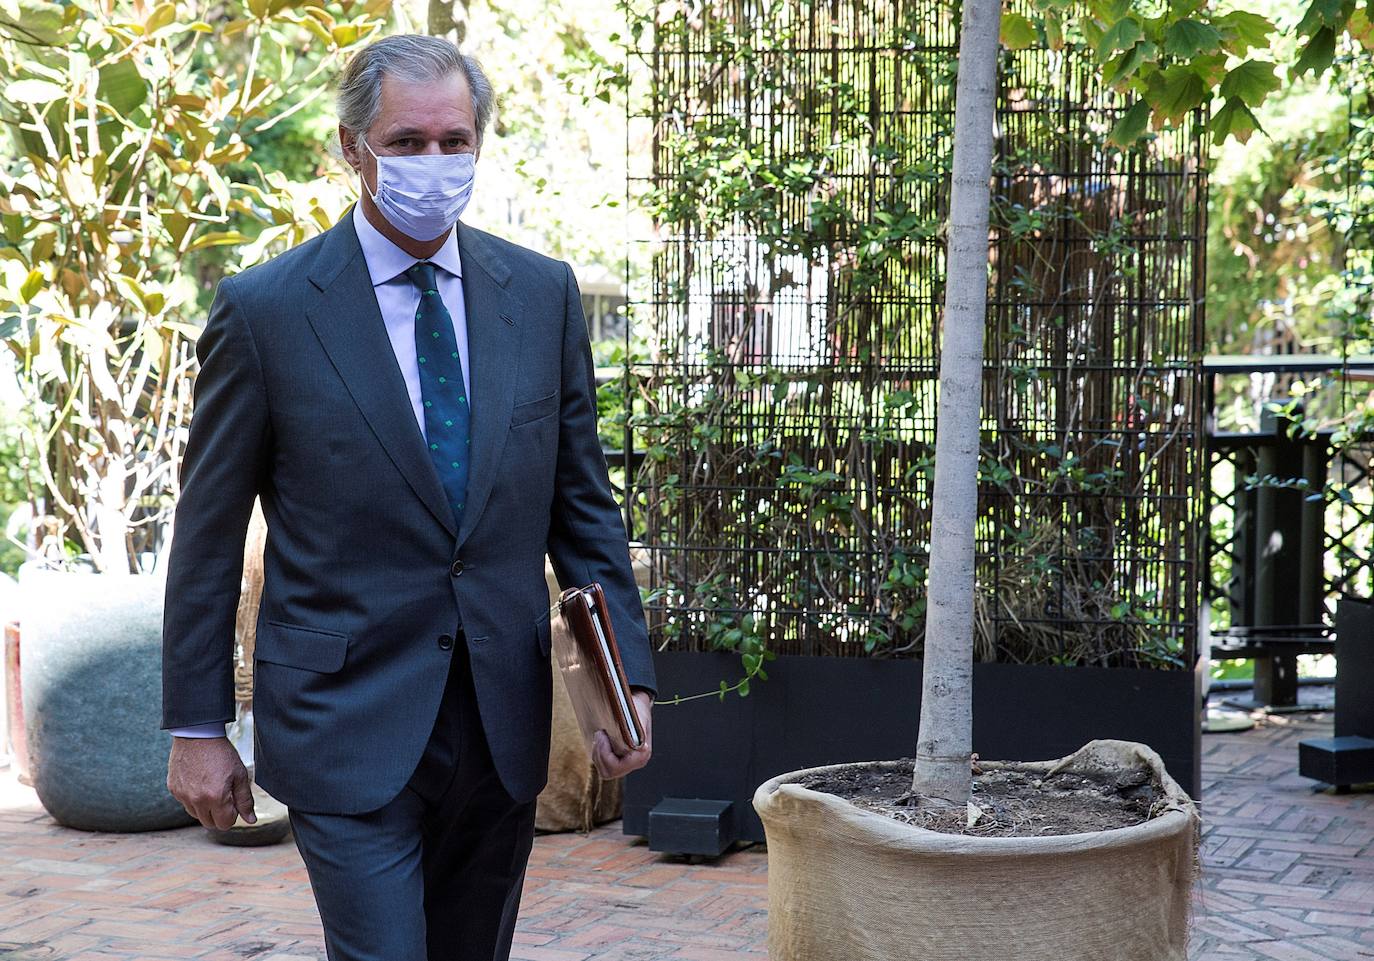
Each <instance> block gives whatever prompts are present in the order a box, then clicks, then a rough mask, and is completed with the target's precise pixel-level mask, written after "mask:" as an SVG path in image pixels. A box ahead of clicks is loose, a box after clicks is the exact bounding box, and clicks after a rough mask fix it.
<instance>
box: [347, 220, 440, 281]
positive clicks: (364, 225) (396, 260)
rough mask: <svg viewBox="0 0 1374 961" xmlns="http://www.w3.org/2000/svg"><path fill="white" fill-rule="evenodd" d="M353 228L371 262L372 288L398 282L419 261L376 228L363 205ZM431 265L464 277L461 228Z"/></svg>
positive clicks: (435, 253) (434, 255)
mask: <svg viewBox="0 0 1374 961" xmlns="http://www.w3.org/2000/svg"><path fill="white" fill-rule="evenodd" d="M353 229H354V231H355V232H356V233H357V234H358V244H359V246H361V247H362V248H363V260H364V261H366V262H367V272H368V275H369V276H370V277H371V278H372V286H374V287H377V286H379V285H381V284H384V283H387V282H388V281H390V280H395V279H396V278H397V277H398V276H400V275H401V274H403V273H405V272H406V271H407V270H409V269H410V268H411V266H412V265H413V264H416V263H419V260H418V258H416V257H413V256H411V255H410V254H408V253H406V252H405V251H404V250H402V249H401V248H400V247H397V246H396V245H395V244H394V243H392V242H391V241H390V240H388V239H387V238H386V237H384V236H382V232H381V231H379V230H378V229H377V228H376V227H374V226H372V222H371V221H370V220H368V219H367V217H366V216H364V214H363V205H362V202H361V201H360V202H358V203H356V204H354V205H353ZM429 262H430V263H432V264H434V265H435V266H436V267H442V268H443V269H444V270H446V271H448V272H449V273H450V274H452V275H453V276H455V277H461V276H463V265H462V261H461V260H460V259H459V257H458V225H457V224H454V225H453V227H452V228H450V229H449V232H448V237H447V238H446V239H445V240H444V245H443V246H442V247H440V248H439V249H438V250H436V251H435V252H434V254H433V255H431V256H430V258H429Z"/></svg>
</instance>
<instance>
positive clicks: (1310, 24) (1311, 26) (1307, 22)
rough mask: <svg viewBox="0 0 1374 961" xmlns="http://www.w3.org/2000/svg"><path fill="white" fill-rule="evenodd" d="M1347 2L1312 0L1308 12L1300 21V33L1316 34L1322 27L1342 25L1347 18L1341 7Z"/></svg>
mask: <svg viewBox="0 0 1374 961" xmlns="http://www.w3.org/2000/svg"><path fill="white" fill-rule="evenodd" d="M1345 4H1346V0H1312V2H1311V3H1309V4H1308V5H1307V10H1306V12H1304V13H1303V15H1302V19H1301V20H1300V21H1298V34H1299V35H1300V36H1306V35H1308V34H1315V33H1316V32H1317V31H1318V30H1320V29H1321V28H1322V27H1324V26H1325V27H1334V26H1338V25H1340V24H1341V23H1342V22H1343V21H1344V20H1345V19H1346V17H1345V15H1343V14H1342V13H1341V8H1342V7H1344V6H1345Z"/></svg>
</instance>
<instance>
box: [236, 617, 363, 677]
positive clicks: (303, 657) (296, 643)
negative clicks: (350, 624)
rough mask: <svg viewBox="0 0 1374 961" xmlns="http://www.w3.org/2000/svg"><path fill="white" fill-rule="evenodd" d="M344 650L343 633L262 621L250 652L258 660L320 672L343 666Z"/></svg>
mask: <svg viewBox="0 0 1374 961" xmlns="http://www.w3.org/2000/svg"><path fill="white" fill-rule="evenodd" d="M347 654H348V635H347V634H341V633H339V632H338V631H328V630H323V629H321V628H318V627H303V626H300V625H297V624H283V623H282V622H281V621H264V622H263V623H262V626H261V627H260V628H259V629H258V638H257V644H256V646H255V647H254V649H253V656H254V657H255V658H256V659H258V660H260V661H267V662H269V663H271V664H285V665H286V666H287V667H299V668H303V669H305V670H307V671H318V672H320V673H322V674H328V673H331V672H333V671H337V670H338V669H339V668H341V667H343V663H344V657H345V655H347Z"/></svg>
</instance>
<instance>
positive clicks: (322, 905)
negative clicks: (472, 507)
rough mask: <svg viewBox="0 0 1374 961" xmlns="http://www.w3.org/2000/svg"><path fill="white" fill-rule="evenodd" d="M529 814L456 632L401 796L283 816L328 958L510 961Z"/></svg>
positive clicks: (529, 840) (529, 839)
mask: <svg viewBox="0 0 1374 961" xmlns="http://www.w3.org/2000/svg"><path fill="white" fill-rule="evenodd" d="M534 811H535V802H534V801H529V802H526V803H517V802H516V801H514V800H513V799H512V798H511V796H510V795H509V794H508V793H507V792H506V790H505V788H504V787H503V786H502V784H501V781H500V779H499V777H498V776H497V773H496V768H495V767H494V766H493V763H492V759H491V752H490V750H489V748H488V746H487V741H486V735H485V734H484V733H483V730H482V723H481V719H480V717H479V715H478V711H477V701H476V694H475V693H474V690H473V683H472V674H471V670H470V668H469V664H468V655H467V644H466V641H465V639H464V638H463V635H462V633H461V631H460V632H459V633H458V636H457V638H456V639H455V642H454V646H453V657H452V659H451V661H450V662H449V675H448V681H447V684H446V686H445V689H444V697H443V701H442V703H441V705H440V708H439V713H438V716H437V717H436V719H435V722H434V729H433V731H432V732H431V734H430V737H429V740H428V741H427V742H426V745H425V749H424V753H423V754H422V755H421V757H420V761H419V764H418V765H417V766H416V768H415V773H414V774H413V775H411V778H410V780H409V781H408V782H407V783H406V785H405V787H403V788H402V789H401V792H400V794H398V795H397V796H396V797H395V798H394V799H392V800H391V801H389V802H388V803H386V804H384V805H383V806H382V807H381V808H379V809H377V810H375V811H369V812H366V813H363V814H342V815H341V814H317V813H310V812H306V811H299V810H295V809H291V810H290V811H289V816H290V820H291V828H292V832H293V834H294V835H295V839H296V847H297V848H298V849H299V850H300V853H301V858H302V859H303V860H304V861H305V866H306V871H307V872H308V874H309V876H310V886H311V888H312V889H313V891H314V893H315V903H316V905H317V906H318V907H319V911H320V920H321V922H322V923H323V925H324V936H325V947H326V950H327V952H328V956H329V961H507V959H508V958H509V956H510V949H511V937H512V935H513V934H514V932H515V918H516V913H517V911H518V909H519V906H520V891H521V887H522V885H523V883H524V878H525V865H526V862H527V861H528V860H529V855H530V849H531V847H532V845H533V841H534Z"/></svg>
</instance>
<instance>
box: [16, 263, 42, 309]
mask: <svg viewBox="0 0 1374 961" xmlns="http://www.w3.org/2000/svg"><path fill="white" fill-rule="evenodd" d="M42 289H43V272H42V271H40V270H38V269H37V268H35V269H33V270H30V271H29V275H28V276H27V277H25V278H24V282H23V283H22V284H20V285H19V297H20V299H21V300H23V301H24V303H26V304H27V303H28V302H29V301H31V300H33V298H34V297H35V296H36V295H37V294H38V292H39V291H40V290H42Z"/></svg>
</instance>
